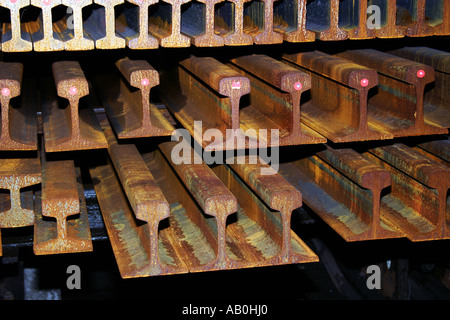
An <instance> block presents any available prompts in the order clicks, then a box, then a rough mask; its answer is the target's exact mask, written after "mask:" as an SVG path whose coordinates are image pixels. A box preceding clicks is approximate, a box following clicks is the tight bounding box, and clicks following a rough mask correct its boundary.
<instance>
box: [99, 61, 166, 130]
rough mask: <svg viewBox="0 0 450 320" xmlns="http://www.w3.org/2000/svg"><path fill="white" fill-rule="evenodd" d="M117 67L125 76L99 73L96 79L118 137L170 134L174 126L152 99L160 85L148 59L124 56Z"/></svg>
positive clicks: (101, 97) (103, 102)
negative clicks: (131, 58)
mask: <svg viewBox="0 0 450 320" xmlns="http://www.w3.org/2000/svg"><path fill="white" fill-rule="evenodd" d="M116 66H117V68H118V69H119V71H120V73H121V75H122V76H121V75H119V74H116V73H110V74H106V75H95V76H94V79H93V81H94V85H95V89H96V93H97V94H98V95H99V97H100V99H101V101H102V104H103V106H104V108H105V110H106V113H107V114H108V117H109V119H110V121H111V125H112V127H113V128H114V131H115V132H116V134H117V136H118V138H119V139H125V138H142V137H154V136H170V135H171V134H172V132H173V130H174V128H173V126H172V125H171V124H170V123H169V121H167V120H166V118H164V116H163V115H162V113H161V111H160V110H159V109H158V108H157V107H156V106H155V105H154V104H153V103H151V102H150V90H151V89H152V88H153V87H155V86H157V85H158V84H159V74H158V72H157V71H156V70H155V69H154V68H153V67H152V66H151V65H150V64H148V62H147V61H145V60H130V59H128V58H124V59H120V60H119V61H117V63H116ZM130 86H131V87H134V88H138V89H139V90H137V91H136V90H132V89H131V88H130Z"/></svg>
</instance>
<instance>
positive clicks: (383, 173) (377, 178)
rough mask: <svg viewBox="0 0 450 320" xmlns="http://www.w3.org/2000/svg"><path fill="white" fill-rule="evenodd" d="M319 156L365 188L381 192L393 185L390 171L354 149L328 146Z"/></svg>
mask: <svg viewBox="0 0 450 320" xmlns="http://www.w3.org/2000/svg"><path fill="white" fill-rule="evenodd" d="M317 156H318V157H320V158H321V159H322V160H324V161H325V162H327V163H328V164H329V165H331V166H332V167H333V168H335V169H336V170H338V171H339V172H341V173H342V174H344V175H345V176H346V177H347V178H349V179H350V180H352V181H353V182H355V183H356V184H358V185H359V186H361V187H363V188H366V189H369V190H373V191H375V190H378V191H379V190H382V189H384V188H386V187H388V186H390V185H391V175H390V173H389V171H387V170H385V169H383V168H382V167H381V166H379V165H377V164H376V163H374V162H372V161H370V160H369V159H367V158H366V157H364V156H363V155H361V154H359V153H358V152H356V151H355V150H353V149H349V148H344V149H333V148H331V147H329V146H326V149H325V150H323V151H319V152H318V153H317Z"/></svg>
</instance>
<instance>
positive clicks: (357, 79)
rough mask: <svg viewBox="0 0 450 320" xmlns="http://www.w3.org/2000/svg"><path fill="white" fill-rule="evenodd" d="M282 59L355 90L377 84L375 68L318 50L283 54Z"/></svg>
mask: <svg viewBox="0 0 450 320" xmlns="http://www.w3.org/2000/svg"><path fill="white" fill-rule="evenodd" d="M283 59H284V60H286V61H289V62H291V63H293V64H295V65H298V66H300V67H302V68H304V69H307V70H310V71H312V72H314V73H317V74H320V75H322V76H325V77H327V78H330V79H332V80H334V81H337V82H340V83H341V84H344V85H346V86H349V87H351V88H354V89H357V90H363V89H370V88H373V87H375V86H377V85H378V74H377V72H376V70H373V69H370V68H367V67H364V66H361V65H358V64H356V63H352V62H350V61H348V60H346V59H343V58H340V57H336V56H332V55H329V54H326V53H323V52H320V51H310V52H304V53H296V54H283Z"/></svg>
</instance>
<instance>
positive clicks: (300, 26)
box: [273, 0, 316, 42]
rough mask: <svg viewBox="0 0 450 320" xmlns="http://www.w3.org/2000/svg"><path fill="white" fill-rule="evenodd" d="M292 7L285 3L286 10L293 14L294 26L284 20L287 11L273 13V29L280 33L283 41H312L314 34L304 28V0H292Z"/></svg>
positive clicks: (314, 37)
mask: <svg viewBox="0 0 450 320" xmlns="http://www.w3.org/2000/svg"><path fill="white" fill-rule="evenodd" d="M293 5H294V8H291V7H289V6H288V4H287V9H286V11H288V10H289V11H290V12H289V13H291V14H294V17H295V18H296V19H295V22H294V26H291V25H289V23H288V22H286V21H285V19H286V16H287V14H288V12H286V11H285V12H283V14H275V13H274V17H273V20H274V21H273V23H274V31H276V32H279V33H282V34H283V38H284V40H285V41H288V42H312V41H314V40H315V39H316V34H315V33H314V32H313V31H311V30H307V29H306V0H297V1H293Z"/></svg>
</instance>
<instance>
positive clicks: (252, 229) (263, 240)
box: [236, 207, 280, 259]
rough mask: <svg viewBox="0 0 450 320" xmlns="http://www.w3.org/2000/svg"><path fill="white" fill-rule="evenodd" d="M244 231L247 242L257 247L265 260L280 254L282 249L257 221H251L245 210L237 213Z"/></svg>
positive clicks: (241, 209) (239, 209) (239, 210)
mask: <svg viewBox="0 0 450 320" xmlns="http://www.w3.org/2000/svg"><path fill="white" fill-rule="evenodd" d="M236 223H237V224H238V225H239V226H240V227H241V228H242V230H243V231H244V233H245V237H246V239H247V241H248V242H249V243H250V244H251V245H252V246H253V247H255V249H257V250H258V251H259V252H261V254H262V255H263V257H264V258H265V259H270V258H272V257H275V256H276V255H278V254H279V253H280V247H279V246H278V245H277V244H276V242H275V241H273V239H272V238H271V237H270V236H269V234H267V232H266V231H265V230H264V229H262V228H261V227H260V226H259V225H258V224H257V223H256V222H255V221H253V220H252V219H250V218H249V217H248V216H247V215H246V213H245V211H244V209H243V208H241V207H239V208H238V211H237V222H236Z"/></svg>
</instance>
